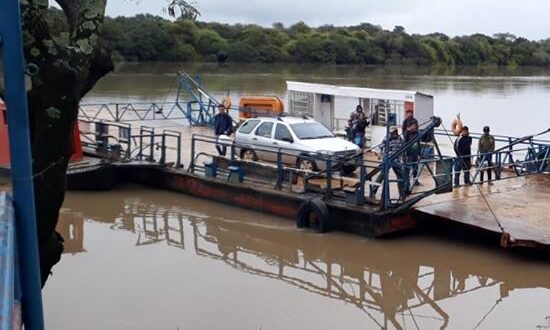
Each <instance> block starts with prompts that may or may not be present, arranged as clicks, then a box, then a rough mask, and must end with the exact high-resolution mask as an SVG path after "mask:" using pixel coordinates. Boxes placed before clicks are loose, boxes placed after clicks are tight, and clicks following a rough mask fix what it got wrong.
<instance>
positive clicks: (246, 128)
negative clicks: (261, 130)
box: [239, 119, 260, 134]
mask: <svg viewBox="0 0 550 330" xmlns="http://www.w3.org/2000/svg"><path fill="white" fill-rule="evenodd" d="M259 123H260V121H259V120H256V119H251V120H249V121H245V122H244V123H243V125H242V126H241V127H240V128H239V133H242V134H250V132H252V131H253V130H254V129H255V128H256V126H258V124H259Z"/></svg>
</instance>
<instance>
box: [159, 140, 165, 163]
mask: <svg viewBox="0 0 550 330" xmlns="http://www.w3.org/2000/svg"><path fill="white" fill-rule="evenodd" d="M160 145H161V146H160V147H161V150H160V160H159V163H161V164H164V163H166V133H162V136H161V142H160Z"/></svg>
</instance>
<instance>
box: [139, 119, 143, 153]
mask: <svg viewBox="0 0 550 330" xmlns="http://www.w3.org/2000/svg"><path fill="white" fill-rule="evenodd" d="M138 159H139V160H143V127H141V126H140V127H139V154H138Z"/></svg>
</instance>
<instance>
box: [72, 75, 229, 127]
mask: <svg viewBox="0 0 550 330" xmlns="http://www.w3.org/2000/svg"><path fill="white" fill-rule="evenodd" d="M178 77H179V82H178V92H177V95H176V99H175V101H171V102H115V103H82V104H80V106H79V119H81V120H86V121H97V120H106V121H113V122H135V121H155V120H185V121H187V123H188V124H189V125H192V126H209V125H213V120H214V116H215V115H216V112H217V109H218V106H219V105H220V101H218V99H216V97H214V96H213V95H212V93H210V91H208V90H207V89H206V88H205V87H204V85H203V84H202V83H201V82H200V78H199V77H197V78H193V77H192V76H191V75H190V74H188V73H187V72H185V71H180V72H178ZM232 110H234V109H232Z"/></svg>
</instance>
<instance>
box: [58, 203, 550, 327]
mask: <svg viewBox="0 0 550 330" xmlns="http://www.w3.org/2000/svg"><path fill="white" fill-rule="evenodd" d="M166 204H169V205H172V204H171V203H169V202H166ZM110 205H111V206H110V207H108V208H103V209H101V210H97V209H94V208H92V207H90V209H89V210H83V213H81V212H71V211H65V212H63V216H62V219H61V222H60V225H59V229H60V231H61V232H62V235H63V236H64V237H65V239H66V253H78V252H85V247H84V231H83V229H84V219H85V217H86V218H92V219H94V220H96V221H100V222H106V223H111V229H112V230H115V231H129V232H132V233H134V234H135V244H136V246H146V245H150V244H166V245H168V246H171V247H175V248H178V249H182V250H183V251H185V253H191V254H194V255H196V256H199V257H204V258H209V259H211V260H217V261H220V262H223V263H226V264H227V265H229V266H231V267H232V268H234V269H236V270H238V271H241V272H245V273H248V274H253V275H256V276H261V277H264V278H269V279H274V280H278V281H283V282H285V283H288V284H289V285H292V286H294V287H297V288H299V289H301V290H305V291H308V292H310V293H314V294H317V295H320V296H324V297H328V298H331V299H337V300H340V301H343V302H345V303H347V304H351V305H353V306H355V307H356V308H357V309H359V310H360V311H362V312H363V313H364V314H365V316H366V317H368V318H369V319H370V320H371V321H372V325H373V326H375V327H378V328H381V329H383V328H388V327H392V328H397V329H405V328H407V327H415V328H425V327H429V328H434V327H437V328H442V329H443V328H446V327H447V326H448V325H449V322H450V320H451V319H452V318H453V315H452V313H451V312H450V311H448V310H446V308H445V307H444V304H442V302H444V301H446V300H448V299H461V297H463V296H467V297H472V295H475V294H476V292H483V293H484V294H486V295H487V294H488V295H492V296H491V297H490V298H489V300H491V301H493V303H492V304H490V305H488V306H484V307H483V308H485V309H486V312H485V313H484V314H485V315H484V316H483V317H482V318H481V319H480V320H479V322H478V326H479V325H481V324H482V323H483V322H484V320H485V319H486V317H487V316H488V315H490V314H491V313H492V312H493V311H494V310H495V308H496V307H497V306H498V305H499V304H500V303H502V302H503V301H504V300H506V298H507V297H508V296H509V294H510V292H511V291H512V290H515V289H520V288H534V287H542V288H550V278H549V277H547V276H545V274H544V273H542V274H541V273H540V272H533V273H530V274H529V276H525V275H524V274H523V273H522V272H518V271H515V270H507V269H502V265H499V264H498V263H495V262H492V261H491V260H489V259H488V258H487V257H486V256H485V257H484V256H481V258H480V256H478V255H473V254H472V253H468V252H465V251H460V250H456V249H445V248H442V250H441V251H435V250H433V246H425V245H418V246H415V247H414V249H411V250H409V251H406V250H404V249H403V248H402V247H396V246H395V245H394V244H386V243H387V242H386V243H384V242H378V241H374V242H373V241H365V240H361V239H357V238H356V237H354V236H352V237H350V236H344V237H341V236H336V235H330V236H329V235H327V236H323V235H313V234H311V233H307V232H301V231H297V230H295V229H294V228H293V227H292V226H291V225H289V224H284V225H275V224H273V223H265V222H262V221H254V220H253V219H246V217H245V219H244V220H243V219H242V218H239V217H235V218H234V219H241V220H238V221H237V220H229V219H228V217H229V218H231V217H230V215H232V214H231V212H229V211H228V212H229V213H226V212H224V210H220V209H215V208H212V207H211V205H212V204H207V202H198V204H196V207H193V209H186V208H181V207H175V206H167V205H165V204H163V203H159V202H153V201H148V200H141V199H139V198H124V197H120V200H118V199H116V200H113V196H110ZM83 207H85V206H84V205H83ZM491 287H497V288H498V290H490V291H487V290H485V289H486V288H491Z"/></svg>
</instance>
